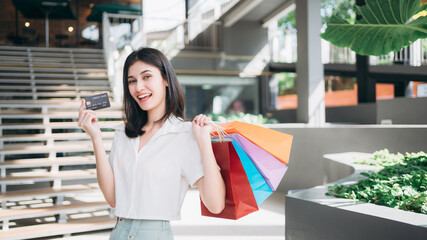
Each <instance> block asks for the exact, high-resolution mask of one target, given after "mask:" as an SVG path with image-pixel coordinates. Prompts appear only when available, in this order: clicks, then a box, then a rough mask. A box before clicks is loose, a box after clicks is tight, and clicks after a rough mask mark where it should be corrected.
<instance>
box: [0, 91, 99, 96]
mask: <svg viewBox="0 0 427 240" xmlns="http://www.w3.org/2000/svg"><path fill="white" fill-rule="evenodd" d="M101 93H104V91H91V92H87V91H80V92H79V93H76V91H56V92H1V95H2V96H11V97H17V96H21V97H24V96H27V97H33V96H36V97H63V98H65V97H72V98H75V97H76V96H77V95H79V96H82V97H88V96H92V95H97V94H101Z"/></svg>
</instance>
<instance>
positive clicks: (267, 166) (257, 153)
mask: <svg viewBox="0 0 427 240" xmlns="http://www.w3.org/2000/svg"><path fill="white" fill-rule="evenodd" d="M227 137H229V138H232V139H233V140H234V141H235V142H236V143H237V144H238V145H239V146H240V147H241V148H242V149H243V151H244V152H245V153H246V154H247V156H248V157H249V158H250V159H251V160H252V162H253V163H254V165H255V166H256V168H257V169H258V171H259V172H260V173H261V175H262V176H263V177H264V179H265V181H266V182H267V184H268V186H269V187H270V188H271V189H272V190H273V191H276V189H277V186H279V184H280V181H281V180H282V178H283V176H284V175H285V173H286V170H287V169H288V166H286V165H285V164H283V163H282V162H280V161H279V160H278V159H277V158H275V157H274V156H272V155H271V154H269V153H268V152H266V151H265V150H264V149H262V148H260V147H258V146H257V145H255V144H254V143H252V142H251V141H249V140H247V139H246V138H244V137H242V136H241V135H240V134H237V133H233V134H229V135H227Z"/></svg>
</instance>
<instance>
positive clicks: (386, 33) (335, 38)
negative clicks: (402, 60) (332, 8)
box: [320, 0, 427, 56]
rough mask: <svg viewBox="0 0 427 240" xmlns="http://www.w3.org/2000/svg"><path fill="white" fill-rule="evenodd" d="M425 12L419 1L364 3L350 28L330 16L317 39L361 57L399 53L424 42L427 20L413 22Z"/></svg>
mask: <svg viewBox="0 0 427 240" xmlns="http://www.w3.org/2000/svg"><path fill="white" fill-rule="evenodd" d="M426 9H427V5H426V4H424V5H422V4H421V0H365V4H364V5H363V6H356V11H357V13H358V15H360V16H361V19H360V20H359V21H357V22H356V23H355V24H350V23H348V22H347V21H345V20H343V19H341V18H339V17H338V16H337V15H332V17H331V18H330V19H329V21H328V22H327V28H326V30H325V32H324V33H322V34H321V35H320V36H321V37H322V38H323V39H325V40H326V41H329V42H331V43H332V44H334V45H336V46H338V47H349V48H350V49H351V50H353V51H355V52H356V53H358V54H361V55H375V56H380V55H384V54H387V53H389V52H391V51H400V50H401V49H402V48H403V47H407V46H409V45H410V44H412V43H413V42H414V41H416V40H417V39H420V38H427V16H421V17H418V18H417V19H415V20H413V19H412V16H414V15H415V14H417V13H419V12H421V11H425V10H426Z"/></svg>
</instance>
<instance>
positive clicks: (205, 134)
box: [192, 114, 212, 144]
mask: <svg viewBox="0 0 427 240" xmlns="http://www.w3.org/2000/svg"><path fill="white" fill-rule="evenodd" d="M211 121H212V120H211V119H210V118H208V117H207V116H206V115H204V114H199V115H197V116H196V117H195V118H194V119H193V127H192V128H193V136H194V138H195V139H196V141H197V143H199V144H200V142H203V141H207V142H209V143H210V141H211V138H210V133H211V131H212V126H210V125H208V124H207V123H208V122H211Z"/></svg>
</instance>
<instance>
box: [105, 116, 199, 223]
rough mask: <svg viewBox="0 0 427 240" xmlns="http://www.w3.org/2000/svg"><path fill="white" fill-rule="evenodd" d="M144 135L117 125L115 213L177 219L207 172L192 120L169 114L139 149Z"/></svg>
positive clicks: (112, 157) (113, 163)
mask: <svg viewBox="0 0 427 240" xmlns="http://www.w3.org/2000/svg"><path fill="white" fill-rule="evenodd" d="M139 143H140V138H139V137H136V138H128V137H127V136H126V134H125V132H124V124H122V125H120V127H118V128H116V132H115V135H114V140H113V145H112V148H111V152H110V156H109V161H110V165H111V167H112V169H113V172H114V181H115V191H116V207H115V215H116V216H118V217H123V218H130V219H153V220H177V219H180V217H181V206H182V203H183V201H184V197H185V194H186V192H187V190H188V188H189V187H190V186H193V187H194V184H195V182H196V181H197V180H198V179H200V178H201V177H202V176H203V166H202V161H201V156H200V150H199V148H198V145H197V143H196V141H195V139H194V137H193V134H192V128H191V122H184V121H181V120H180V119H178V118H176V117H170V118H169V119H168V120H166V121H165V123H164V124H163V126H162V127H161V128H160V129H159V130H158V131H157V132H156V133H155V135H154V136H153V137H152V138H151V139H150V140H149V141H148V143H147V144H145V145H144V146H143V147H142V149H141V150H140V151H139V152H138V148H139Z"/></svg>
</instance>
